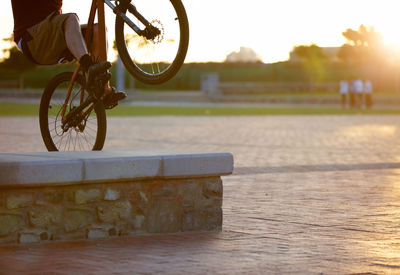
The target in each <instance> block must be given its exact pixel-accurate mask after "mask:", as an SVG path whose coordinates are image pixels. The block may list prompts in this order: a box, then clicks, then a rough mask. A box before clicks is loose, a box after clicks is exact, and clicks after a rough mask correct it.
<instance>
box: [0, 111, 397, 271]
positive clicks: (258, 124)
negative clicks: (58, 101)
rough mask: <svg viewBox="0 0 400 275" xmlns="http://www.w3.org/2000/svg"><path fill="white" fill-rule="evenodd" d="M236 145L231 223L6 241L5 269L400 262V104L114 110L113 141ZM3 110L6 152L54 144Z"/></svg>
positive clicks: (227, 217)
mask: <svg viewBox="0 0 400 275" xmlns="http://www.w3.org/2000/svg"><path fill="white" fill-rule="evenodd" d="M124 148H129V149H136V148H141V149H180V150H182V149H183V150H185V149H187V150H196V151H210V152H224V151H227V152H231V153H233V154H234V156H235V172H234V175H232V176H229V177H224V178H223V180H224V206H223V208H224V224H223V232H216V233H200V234H199V233H195V234H183V235H169V236H156V237H149V236H144V237H137V238H124V239H114V240H107V241H95V242H94V241H90V242H70V243H49V244H44V245H43V244H42V245H30V246H13V247H3V248H0V274H15V273H34V274H45V273H50V274H119V273H126V274H132V273H158V272H160V273H166V274H184V273H189V274H206V273H210V274H242V273H248V274H265V273H267V274H268V273H274V274H289V273H300V274H310V273H325V274H338V273H340V274H343V273H345V274H357V273H359V274H366V273H368V274H387V273H400V225H399V224H400V116H266V117H154V118H153V117H141V118H110V119H109V130H108V138H107V142H106V146H105V149H124ZM43 150H44V146H43V145H42V141H41V138H40V133H39V127H38V121H37V119H36V118H0V152H15V151H43Z"/></svg>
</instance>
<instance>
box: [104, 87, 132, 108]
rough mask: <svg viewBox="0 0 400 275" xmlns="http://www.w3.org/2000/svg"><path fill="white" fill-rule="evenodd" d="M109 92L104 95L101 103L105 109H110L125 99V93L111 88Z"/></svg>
mask: <svg viewBox="0 0 400 275" xmlns="http://www.w3.org/2000/svg"><path fill="white" fill-rule="evenodd" d="M111 90H112V91H111V92H110V93H107V94H105V95H104V98H103V103H104V107H105V108H106V109H112V108H114V107H115V106H117V105H118V102H119V101H121V100H123V99H125V98H126V96H127V95H126V93H125V92H121V91H117V90H115V88H111Z"/></svg>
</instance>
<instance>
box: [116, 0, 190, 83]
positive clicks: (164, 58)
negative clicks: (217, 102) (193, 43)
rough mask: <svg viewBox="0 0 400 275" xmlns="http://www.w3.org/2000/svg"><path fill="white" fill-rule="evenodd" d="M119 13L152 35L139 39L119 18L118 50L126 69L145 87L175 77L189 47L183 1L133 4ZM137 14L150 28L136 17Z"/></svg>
mask: <svg viewBox="0 0 400 275" xmlns="http://www.w3.org/2000/svg"><path fill="white" fill-rule="evenodd" d="M120 10H121V12H122V13H123V14H125V15H126V16H127V17H128V18H129V20H131V22H133V23H134V24H135V25H136V26H138V27H139V28H140V29H141V30H146V31H147V30H149V32H150V33H149V32H148V33H147V34H148V35H146V34H141V35H138V34H137V33H136V32H135V31H134V30H133V29H132V28H131V27H130V26H129V25H128V24H127V23H126V20H125V19H124V18H122V17H121V16H117V19H116V23H115V36H116V46H117V49H118V53H119V55H120V57H121V60H122V62H123V63H124V65H125V67H126V69H127V70H128V71H129V72H130V73H131V74H132V76H133V77H135V78H136V79H137V80H139V81H141V82H144V83H146V84H161V83H164V82H166V81H168V80H169V79H171V78H172V77H174V76H175V75H176V73H177V72H178V71H179V69H180V68H181V66H182V64H183V62H184V61H185V57H186V53H187V49H188V45H189V23H188V19H187V15H186V11H185V8H184V6H183V4H182V2H181V0H133V1H132V3H131V4H129V5H127V6H121V7H120ZM136 11H137V12H138V13H139V14H140V15H142V16H143V17H144V18H145V19H146V20H147V22H149V23H150V26H146V25H145V24H144V23H143V22H142V21H143V20H142V21H141V20H139V19H138V18H137V17H140V16H137V15H136V16H135V15H134V13H135V12H136ZM146 36H147V38H146Z"/></svg>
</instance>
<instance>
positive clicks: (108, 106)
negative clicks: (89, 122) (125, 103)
mask: <svg viewBox="0 0 400 275" xmlns="http://www.w3.org/2000/svg"><path fill="white" fill-rule="evenodd" d="M117 105H118V101H117V102H112V103H108V104H107V105H106V104H105V105H104V108H105V109H106V110H110V109H112V108H114V107H116V106H117Z"/></svg>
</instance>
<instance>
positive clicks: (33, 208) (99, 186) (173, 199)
mask: <svg viewBox="0 0 400 275" xmlns="http://www.w3.org/2000/svg"><path fill="white" fill-rule="evenodd" d="M232 170H233V157H232V155H231V154H229V153H210V154H196V153H193V154H189V153H178V152H167V151H152V152H149V151H101V152H43V153H18V154H17V153H15V154H14V153H10V154H7V153H3V154H0V244H5V243H26V242H40V241H48V240H71V239H95V238H107V237H110V236H123V235H138V234H155V233H172V232H186V231H215V230H221V227H222V208H221V207H222V180H221V176H222V175H229V174H231V173H232Z"/></svg>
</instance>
